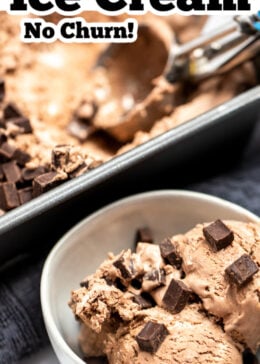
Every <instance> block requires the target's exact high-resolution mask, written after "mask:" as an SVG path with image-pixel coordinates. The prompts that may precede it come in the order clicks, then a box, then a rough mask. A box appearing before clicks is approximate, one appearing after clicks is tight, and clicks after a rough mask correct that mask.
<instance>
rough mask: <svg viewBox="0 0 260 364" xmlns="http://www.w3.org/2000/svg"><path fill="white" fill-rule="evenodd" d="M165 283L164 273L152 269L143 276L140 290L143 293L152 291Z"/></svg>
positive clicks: (160, 270)
mask: <svg viewBox="0 0 260 364" xmlns="http://www.w3.org/2000/svg"><path fill="white" fill-rule="evenodd" d="M165 283H166V275H165V271H164V270H163V269H153V270H151V271H149V272H147V273H146V274H145V275H144V277H143V284H142V288H143V289H144V290H145V291H152V290H153V289H155V288H157V287H160V286H162V285H165Z"/></svg>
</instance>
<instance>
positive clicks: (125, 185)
mask: <svg viewBox="0 0 260 364" xmlns="http://www.w3.org/2000/svg"><path fill="white" fill-rule="evenodd" d="M259 106H260V87H255V88H253V89H251V90H249V91H247V92H245V93H243V94H241V95H240V96H238V97H235V98H234V99H232V100H231V101H229V102H227V103H225V104H222V105H221V106H219V107H217V108H215V109H213V110H211V111H209V112H207V113H205V114H203V115H201V116H199V117H197V118H195V119H193V120H191V121H188V122H186V123H184V124H182V125H180V126H178V127H176V128H174V129H172V130H170V131H168V132H166V133H164V134H163V135H161V136H159V137H157V138H154V139H152V140H150V141H148V142H147V143H145V144H143V145H141V146H139V147H136V148H134V149H133V150H131V151H129V152H127V153H125V154H123V155H121V156H118V157H116V158H114V159H112V160H111V161H109V162H107V163H105V164H103V165H101V166H100V167H98V168H96V169H95V170H93V171H91V172H89V173H87V174H85V175H83V176H81V177H79V178H76V179H74V180H71V181H69V182H66V183H64V184H63V185H62V186H60V187H57V188H55V189H54V190H52V191H50V192H48V193H46V194H44V195H42V196H40V197H38V198H36V199H34V200H33V201H31V202H29V203H27V204H25V205H23V206H21V207H18V208H16V209H15V210H13V211H11V212H9V213H7V214H6V215H4V216H3V217H1V218H0V263H3V262H4V261H7V260H9V259H11V258H14V257H15V256H16V255H17V254H20V253H22V252H26V251H31V250H32V249H36V250H39V249H42V248H49V247H50V246H51V245H52V244H54V243H55V241H56V240H57V239H58V238H59V237H60V236H61V235H62V234H63V233H64V232H65V231H66V230H68V229H69V228H70V227H71V226H72V225H74V224H75V223H76V222H77V221H79V220H80V219H81V218H83V217H84V216H86V215H87V214H89V213H91V212H92V211H94V210H95V209H97V208H99V207H101V206H103V205H105V204H107V203H109V202H112V201H114V200H115V199H117V198H120V197H123V196H125V195H130V194H132V193H136V192H142V191H145V190H149V189H154V188H158V187H159V188H166V187H175V186H178V185H181V183H182V182H183V181H184V180H186V181H190V182H191V181H193V180H195V179H198V178H203V176H204V175H205V174H207V175H208V174H210V173H214V172H215V171H216V169H217V168H228V167H229V166H230V164H231V163H234V162H235V161H236V160H237V159H238V158H239V151H241V150H242V146H243V144H244V142H245V140H246V139H247V137H248V134H249V133H250V131H251V130H252V129H253V126H254V124H255V123H256V121H257V118H258V115H259V111H258V110H259Z"/></svg>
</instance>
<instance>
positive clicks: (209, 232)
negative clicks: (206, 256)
mask: <svg viewBox="0 0 260 364" xmlns="http://www.w3.org/2000/svg"><path fill="white" fill-rule="evenodd" d="M203 233H204V236H205V238H206V240H207V242H208V243H209V244H210V246H211V248H212V249H213V250H214V251H215V252H217V251H219V250H221V249H224V248H226V247H227V246H228V245H229V244H231V243H232V241H233V240H234V234H233V232H232V231H231V230H230V229H229V228H228V227H227V226H226V225H225V224H224V223H223V222H222V221H221V220H216V221H215V222H214V223H212V224H211V225H209V226H207V227H205V228H203Z"/></svg>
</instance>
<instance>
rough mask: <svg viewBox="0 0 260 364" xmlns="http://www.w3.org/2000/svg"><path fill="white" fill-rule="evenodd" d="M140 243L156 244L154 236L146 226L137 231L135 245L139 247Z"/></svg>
mask: <svg viewBox="0 0 260 364" xmlns="http://www.w3.org/2000/svg"><path fill="white" fill-rule="evenodd" d="M139 242H143V243H151V244H152V243H153V242H154V239H153V234H152V231H151V229H150V228H149V227H147V226H144V227H141V228H139V229H137V231H136V234H135V245H137V243H139Z"/></svg>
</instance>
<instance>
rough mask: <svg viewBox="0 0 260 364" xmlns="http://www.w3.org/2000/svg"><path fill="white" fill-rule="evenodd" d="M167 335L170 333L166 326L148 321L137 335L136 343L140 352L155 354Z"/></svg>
mask: <svg viewBox="0 0 260 364" xmlns="http://www.w3.org/2000/svg"><path fill="white" fill-rule="evenodd" d="M167 335H168V331H167V329H166V327H165V326H164V324H160V323H157V322H153V321H148V322H147V323H146V324H145V326H144V327H143V328H142V330H141V331H140V332H139V333H138V334H137V335H136V341H137V342H138V345H139V348H140V350H142V351H147V352H148V353H155V352H156V351H157V350H158V348H159V346H160V345H161V344H162V342H163V341H164V339H165V337H166V336H167Z"/></svg>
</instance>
